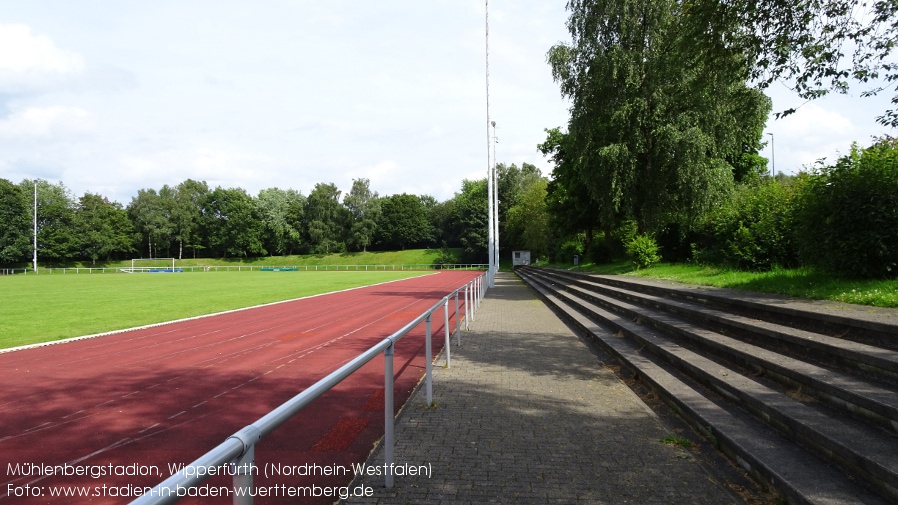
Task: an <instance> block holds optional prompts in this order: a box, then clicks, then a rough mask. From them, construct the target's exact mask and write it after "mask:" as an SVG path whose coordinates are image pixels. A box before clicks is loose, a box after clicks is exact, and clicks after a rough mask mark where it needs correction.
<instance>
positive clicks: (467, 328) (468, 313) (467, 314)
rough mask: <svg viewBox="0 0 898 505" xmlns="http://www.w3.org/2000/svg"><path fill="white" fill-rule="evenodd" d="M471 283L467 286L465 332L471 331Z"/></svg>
mask: <svg viewBox="0 0 898 505" xmlns="http://www.w3.org/2000/svg"><path fill="white" fill-rule="evenodd" d="M470 288H471V283H470V282H469V283H467V284H465V331H468V330H470V328H469V327H468V320H469V319H471V314H472V312H471V303H470V302H468V291H470Z"/></svg>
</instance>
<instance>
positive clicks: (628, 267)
mask: <svg viewBox="0 0 898 505" xmlns="http://www.w3.org/2000/svg"><path fill="white" fill-rule="evenodd" d="M554 266H555V267H557V268H569V267H570V265H554ZM577 269H578V270H584V271H590V272H595V273H601V274H605V275H631V276H635V277H647V278H652V279H663V280H669V281H675V282H684V283H687V284H698V285H702V286H716V287H721V288H730V289H742V290H746V291H759V292H763V293H776V294H781V295H787V296H794V297H796V298H806V299H811V300H832V301H837V302H845V303H854V304H858V305H871V306H875V307H889V308H898V279H893V280H868V279H843V278H838V277H834V276H832V275H827V274H824V273H820V272H817V271H815V270H812V269H809V268H793V269H784V268H777V269H774V270H772V271H769V272H745V271H739V270H733V269H728V268H720V267H712V266H703V265H690V264H682V263H667V264H666V263H662V264H659V265H657V266H654V267H651V268H644V269H639V270H637V269H636V268H634V267H633V266H632V264H631V263H630V262H627V261H620V262H616V263H611V264H607V265H592V264H586V265H582V266H580V267H577Z"/></svg>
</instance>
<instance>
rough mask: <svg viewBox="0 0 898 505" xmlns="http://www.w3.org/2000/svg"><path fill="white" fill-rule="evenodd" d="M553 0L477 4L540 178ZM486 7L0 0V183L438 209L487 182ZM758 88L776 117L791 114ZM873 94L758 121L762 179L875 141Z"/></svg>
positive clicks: (777, 89) (501, 151)
mask: <svg viewBox="0 0 898 505" xmlns="http://www.w3.org/2000/svg"><path fill="white" fill-rule="evenodd" d="M564 4H565V2H564V0H555V1H540V0H515V1H510V0H493V1H492V2H490V108H491V116H492V118H493V119H494V120H495V121H496V122H497V124H498V137H499V143H498V145H497V146H496V148H497V157H498V160H499V161H500V162H504V163H517V164H518V165H520V164H521V163H523V162H528V163H533V164H535V165H536V166H538V167H539V168H540V169H541V170H542V171H543V173H544V174H548V173H549V172H551V166H550V164H549V163H548V162H546V161H545V160H544V159H543V158H542V156H541V155H540V154H539V153H538V152H537V151H536V144H538V143H540V142H542V141H543V140H544V139H545V133H544V131H543V129H544V128H547V127H555V126H563V125H565V124H566V120H567V104H566V102H565V101H564V100H562V99H561V96H560V94H559V92H558V87H557V85H556V84H555V83H554V82H553V81H552V77H551V72H550V69H549V67H548V65H547V64H546V63H545V54H546V51H547V50H548V49H549V47H550V46H551V45H552V44H554V43H557V42H559V41H565V40H568V39H569V36H568V33H567V31H566V28H565V26H564V23H565V20H566V18H567V14H566V12H565V10H564ZM484 13H485V9H484V1H483V0H379V1H376V2H366V1H359V0H327V1H325V0H267V1H265V2H253V3H250V2H246V1H240V2H237V1H230V0H214V1H205V0H203V1H200V0H190V1H187V0H178V1H169V0H154V1H152V2H136V1H94V0H79V1H77V2H73V1H69V0H58V1H39V0H35V1H14V0H0V177H2V178H5V179H9V180H11V181H13V182H16V183H17V182H20V181H21V180H22V179H25V178H43V179H47V180H50V181H54V182H57V181H61V182H63V183H64V184H65V185H66V186H67V187H68V188H69V189H71V190H72V193H73V194H74V195H75V196H76V197H77V196H80V195H83V194H84V193H85V192H92V193H100V194H102V195H104V196H107V197H109V198H110V199H113V200H117V201H119V202H121V203H123V204H127V203H129V202H130V200H131V197H133V196H135V195H136V193H137V190H138V189H140V188H154V189H158V188H160V187H161V186H162V185H164V184H169V185H176V184H178V183H179V182H181V181H183V180H184V179H187V178H192V179H197V180H205V181H207V182H208V183H209V185H210V186H211V187H213V188H214V187H215V186H218V185H221V186H223V187H241V188H244V189H246V190H247V191H248V192H249V193H250V194H253V195H256V194H258V192H259V190H261V189H264V188H268V187H279V188H282V189H287V188H293V189H296V190H298V191H300V192H302V193H303V194H305V195H308V193H309V191H310V190H311V189H312V188H313V187H314V185H315V184H316V183H319V182H323V183H334V184H336V185H337V186H338V187H339V188H340V189H342V190H344V191H347V190H348V189H349V188H350V187H351V184H352V180H353V179H357V178H362V177H365V178H368V179H370V180H371V188H372V189H373V190H374V191H377V192H379V193H380V194H381V195H390V194H395V193H402V192H408V193H413V194H418V195H423V194H428V195H432V196H434V197H436V198H437V199H438V200H440V201H443V200H446V199H449V198H451V197H452V196H453V194H454V193H455V192H457V191H459V189H460V188H461V182H462V179H466V178H467V179H477V178H483V177H485V176H486V169H487V164H488V161H487V145H488V141H487V131H486V123H487V119H486V79H485V55H484V52H485V47H484V36H485V34H484ZM771 95H772V97H773V98H774V108H775V109H777V110H780V109H784V108H788V107H792V106H795V105H798V104H800V103H801V101H797V100H796V99H795V98H794V97H792V96H791V94H790V93H789V92H788V90H787V89H786V88H785V87H783V86H779V85H775V86H774V87H773V88H772V89H771ZM857 95H859V92H858V93H857ZM889 98H890V97H888V96H886V97H883V98H879V99H874V100H870V99H860V98H857V97H834V98H827V99H825V100H821V101H817V102H813V103H809V104H806V105H804V106H802V107H801V108H800V109H799V113H798V114H795V115H793V116H791V117H789V118H786V119H783V120H779V121H776V122H774V121H773V120H771V121H770V123H769V124H768V131H769V132H771V133H773V134H774V138H775V154H776V156H775V161H776V169H777V171H785V172H787V173H794V172H796V171H797V170H799V169H800V168H801V167H802V165H804V164H810V163H813V162H814V160H816V159H818V158H821V157H827V158H828V159H830V160H833V159H835V157H836V156H837V155H838V154H839V153H845V152H847V151H848V149H849V147H850V145H851V142H852V141H853V140H856V141H859V142H860V143H861V144H862V145H866V144H868V143H869V139H870V137H871V135H880V134H882V133H886V131H885V130H883V129H882V128H881V127H879V126H878V125H877V124H876V123H875V117H876V115H877V114H879V113H881V111H882V110H883V109H884V107H885V104H886V103H887V102H888V99H889ZM893 133H894V132H893ZM766 138H768V139H769V137H766ZM761 154H762V155H764V156H768V157H769V156H770V149H769V147H768V148H767V149H765V151H763V152H762V153H761Z"/></svg>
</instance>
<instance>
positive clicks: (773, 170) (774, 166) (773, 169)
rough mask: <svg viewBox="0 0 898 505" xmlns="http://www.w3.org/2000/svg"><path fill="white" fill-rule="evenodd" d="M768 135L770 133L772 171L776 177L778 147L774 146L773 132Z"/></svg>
mask: <svg viewBox="0 0 898 505" xmlns="http://www.w3.org/2000/svg"><path fill="white" fill-rule="evenodd" d="M767 135H770V173H771V174H772V176H773V178H774V179H776V149H775V148H774V142H773V134H772V133H768V134H767Z"/></svg>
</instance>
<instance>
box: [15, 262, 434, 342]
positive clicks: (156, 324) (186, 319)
mask: <svg viewBox="0 0 898 505" xmlns="http://www.w3.org/2000/svg"><path fill="white" fill-rule="evenodd" d="M440 272H442V270H440V271H437V272H433V273H428V274H424V275H418V276H415V277H414V278H418V277H425V276H428V275H439V274H440ZM409 279H412V277H408V278H405V279H396V280H395V281H386V282H378V283H375V284H368V285H366V286H358V287H354V288H347V289H341V290H338V291H328V292H327V293H318V294H317V295H309V296H301V297H299V298H291V299H289V300H281V301H279V302H269V303H263V304H261V305H253V306H251V307H242V308H239V309H230V310H225V311H222V312H214V313H212V314H202V315H199V316H191V317H185V318H183V319H174V320H171V321H163V322H161V323H152V324H145V325H143V326H135V327H133V328H122V329H120V330H112V331H107V332H104V333H94V334H93V335H83V336H80V337H69V338H64V339H60V340H51V341H49V342H39V343H37V344H26V345H20V346H17V347H8V348H6V349H0V354H6V353H10V352H15V351H24V350H26V349H34V348H37V347H48V346H51V345H59V344H66V343H69V342H77V341H79V340H87V339H91V338H97V337H105V336H108V335H117V334H119V333H126V332H129V331H137V330H145V329H147V328H155V327H157V326H165V325H167V324H175V323H183V322H185V321H194V320H197V319H203V318H207V317H213V316H221V315H224V314H232V313H234V312H243V311H246V310H252V309H258V308H261V307H270V306H272V305H279V304H282V303H290V302H296V301H299V300H305V299H307V298H317V297H319V296H325V295H333V294H336V293H345V292H347V291H354V290H356V289H365V288H370V287H374V286H382V285H384V284H392V283H394V282H402V281H407V280H409Z"/></svg>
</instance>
